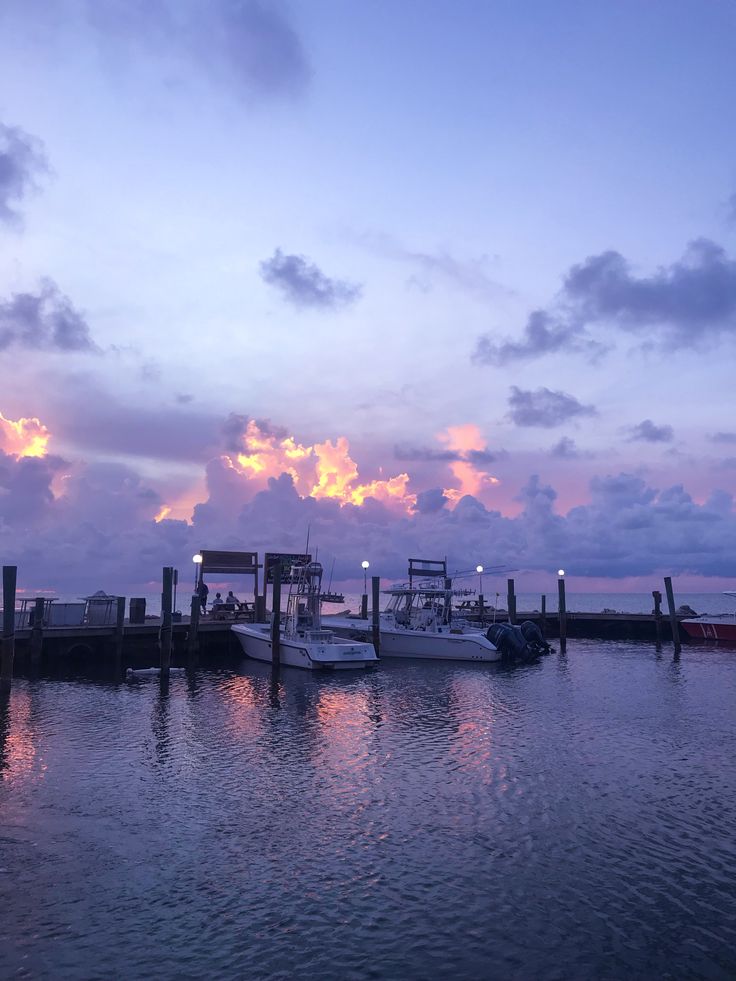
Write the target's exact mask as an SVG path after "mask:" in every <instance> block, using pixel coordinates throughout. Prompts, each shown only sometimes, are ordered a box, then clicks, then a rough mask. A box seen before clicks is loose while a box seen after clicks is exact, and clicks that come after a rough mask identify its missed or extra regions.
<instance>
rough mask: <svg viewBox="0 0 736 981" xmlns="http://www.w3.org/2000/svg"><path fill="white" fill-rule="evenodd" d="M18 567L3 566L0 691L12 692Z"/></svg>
mask: <svg viewBox="0 0 736 981" xmlns="http://www.w3.org/2000/svg"><path fill="white" fill-rule="evenodd" d="M17 578H18V566H16V565H4V566H3V645H2V663H1V664H0V691H10V686H11V684H12V681H13V658H14V657H15V586H16V580H17Z"/></svg>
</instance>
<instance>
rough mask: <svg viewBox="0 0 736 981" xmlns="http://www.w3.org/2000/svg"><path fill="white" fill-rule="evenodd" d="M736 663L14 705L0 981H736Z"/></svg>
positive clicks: (605, 656)
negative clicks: (122, 980) (513, 980)
mask: <svg viewBox="0 0 736 981" xmlns="http://www.w3.org/2000/svg"><path fill="white" fill-rule="evenodd" d="M735 696H736V652H734V651H728V650H725V649H719V648H709V647H698V648H686V649H685V651H684V652H683V654H682V656H681V658H680V659H679V660H677V661H675V660H673V658H672V653H671V649H667V648H665V649H664V650H663V652H661V653H659V654H658V653H657V652H656V651H655V650H654V648H653V646H652V645H648V644H633V643H611V642H599V641H582V640H576V639H572V640H570V641H569V643H568V651H567V654H566V656H561V655H559V654H553V655H550V656H549V657H547V658H545V659H543V660H542V661H541V662H539V663H538V664H536V665H526V666H522V667H516V668H506V667H502V666H499V665H475V664H472V665H463V664H451V663H445V664H440V663H437V664H427V663H424V662H420V661H414V662H400V661H394V662H391V661H385V662H383V663H382V664H381V665H380V667H379V669H378V670H376V671H374V672H372V673H362V672H361V673H356V674H352V673H350V674H344V675H340V676H330V675H317V674H310V673H308V672H299V671H296V670H289V669H285V670H282V672H281V676H280V678H278V679H273V678H272V676H271V673H270V669H269V668H268V667H267V666H265V665H261V664H257V663H254V662H249V661H243V662H242V663H238V662H234V664H233V665H232V666H230V667H223V668H221V669H219V670H208V671H200V672H197V673H196V674H194V675H192V676H191V677H176V678H173V679H172V682H171V686H170V689H169V691H168V692H167V693H162V692H161V689H160V687H159V684H158V682H157V681H156V680H150V679H146V680H144V681H139V682H135V683H129V684H121V685H114V684H106V683H92V682H90V681H88V680H85V679H84V678H69V679H67V680H58V679H54V680H51V679H48V678H41V679H39V680H28V679H16V680H15V682H14V687H13V691H12V694H11V696H10V698H9V700H8V701H6V702H4V703H2V704H0V814H2V830H1V831H0V908H2V917H0V976H1V977H4V978H10V977H21V978H34V979H35V978H40V979H46V978H48V979H52V978H53V979H57V978H80V979H81V978H126V979H128V978H130V979H138V978H140V979H143V978H150V977H156V978H164V979H168V978H172V979H174V978H202V977H206V978H245V977H248V978H250V977H255V978H314V979H333V978H334V979H343V978H349V979H372V978H407V979H414V978H416V979H420V978H421V979H424V978H434V977H448V978H458V979H466V978H467V979H476V978H477V979H486V978H504V979H505V978H520V979H527V978H535V979H537V978H539V979H563V978H564V979H577V978H580V979H590V978H603V979H605V978H612V979H613V978H616V979H618V978H647V979H650V978H709V979H714V978H715V979H718V978H724V979H726V978H733V977H734V976H736V891H735V890H734V888H733V869H734V863H735V862H736V840H735V839H734V835H733V828H734V826H735V822H736V762H735V761H736V728H735V727H734V725H733V706H734V699H735Z"/></svg>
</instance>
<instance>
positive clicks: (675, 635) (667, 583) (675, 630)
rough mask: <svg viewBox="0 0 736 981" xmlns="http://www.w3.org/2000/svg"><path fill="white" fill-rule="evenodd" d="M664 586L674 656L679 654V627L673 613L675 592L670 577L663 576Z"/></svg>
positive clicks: (675, 615)
mask: <svg viewBox="0 0 736 981" xmlns="http://www.w3.org/2000/svg"><path fill="white" fill-rule="evenodd" d="M664 588H665V592H666V593H667V606H668V608H669V611H670V627H671V628H672V642H673V643H674V645H675V656H676V657H677V656H679V653H680V651H681V650H682V648H681V646H680V627H679V625H678V623H677V614H676V613H675V594H674V593H673V591H672V578H671V577H670V576H665V577H664Z"/></svg>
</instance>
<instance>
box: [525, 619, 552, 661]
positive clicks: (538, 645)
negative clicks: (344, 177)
mask: <svg viewBox="0 0 736 981" xmlns="http://www.w3.org/2000/svg"><path fill="white" fill-rule="evenodd" d="M521 632H522V634H523V635H524V639H525V640H526V642H527V644H529V646H530V647H531V648H532V650H533V651H535V652H536V653H537V654H549V652H550V651H551V650H552V648H551V647H550V646H549V644H548V643H547V641H546V640H545V639H544V637H543V636H542V631H541V630H540V629H539V627H538V626H537V625H536V623H534V622H533V621H532V620H524V621H523V623H522V624H521Z"/></svg>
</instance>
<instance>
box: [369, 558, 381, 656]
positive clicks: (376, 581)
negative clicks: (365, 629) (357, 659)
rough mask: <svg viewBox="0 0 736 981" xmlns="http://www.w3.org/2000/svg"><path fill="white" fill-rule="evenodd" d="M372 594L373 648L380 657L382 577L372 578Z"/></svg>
mask: <svg viewBox="0 0 736 981" xmlns="http://www.w3.org/2000/svg"><path fill="white" fill-rule="evenodd" d="M371 592H372V594H373V595H372V600H373V604H372V607H371V618H372V629H373V647H374V648H375V651H376V655H377V656H379V657H380V654H381V620H380V617H381V610H380V608H379V604H380V602H381V598H380V596H381V577H380V576H371Z"/></svg>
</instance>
